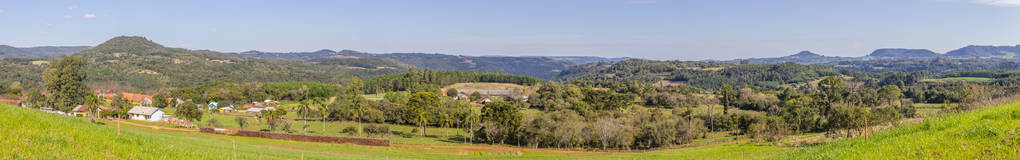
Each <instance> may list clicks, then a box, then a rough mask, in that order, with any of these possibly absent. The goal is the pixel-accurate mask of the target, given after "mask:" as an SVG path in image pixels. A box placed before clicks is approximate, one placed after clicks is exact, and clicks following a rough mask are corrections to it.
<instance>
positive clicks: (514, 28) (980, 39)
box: [0, 0, 1020, 60]
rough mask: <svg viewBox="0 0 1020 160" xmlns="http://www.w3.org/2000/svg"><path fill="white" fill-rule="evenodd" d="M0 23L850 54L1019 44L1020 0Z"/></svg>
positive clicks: (564, 0) (382, 48)
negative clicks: (896, 49) (878, 49)
mask: <svg viewBox="0 0 1020 160" xmlns="http://www.w3.org/2000/svg"><path fill="white" fill-rule="evenodd" d="M0 35H2V36H0V37H2V38H0V44H6V45H12V46H17V47H29V46H44V45H96V44H99V43H102V42H103V41H105V40H106V39H109V38H112V37H114V36H118V35H137V36H144V37H147V38H149V39H151V40H153V41H156V42H157V43H161V44H164V45H166V46H170V47H182V48H189V49H211V50H217V51H225V52H240V51H248V50H261V51H274V52H295V51H314V50H318V49H333V50H340V49H352V50H359V51H367V52H375V53H389V52H424V53H446V54H459V55H511V56H526V55H563V56H568V55H569V56H576V55H588V56H605V57H621V56H629V57H639V58H649V59H680V60H703V59H730V58H747V57H775V56H783V55H789V54H793V53H796V52H798V51H801V50H810V51H813V52H815V53H820V54H824V55H833V56H861V55H865V54H868V53H870V52H871V51H872V50H874V49H876V48H925V49H932V50H933V51H936V52H946V51H948V50H952V49H956V48H959V47H963V46H966V45H1017V44H1020V0H769V1H762V0H704V1H701V0H676V1H671V0H576V1H574V0H535V1H530V0H513V1H494V0H493V1H467V0H463V1H439V0H436V1H419V0H414V1H410V0H409V1H390V0H379V1H274V2H251V1H214V2H206V1H13V0H0Z"/></svg>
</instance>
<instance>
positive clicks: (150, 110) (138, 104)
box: [19, 90, 279, 122]
mask: <svg viewBox="0 0 1020 160" xmlns="http://www.w3.org/2000/svg"><path fill="white" fill-rule="evenodd" d="M94 92H95V93H96V95H97V96H99V97H102V98H103V99H104V100H105V101H106V102H107V103H112V102H113V99H114V97H116V96H118V95H120V96H121V97H122V98H124V99H125V100H127V101H128V102H130V103H131V104H132V105H134V106H133V107H131V109H130V110H128V111H127V113H128V115H129V116H130V117H129V118H130V119H134V120H142V121H151V122H166V121H180V120H178V119H174V117H173V116H172V115H169V114H166V111H164V110H163V109H161V108H158V107H153V106H152V104H153V98H152V96H149V95H144V94H137V93H128V92H120V93H114V92H111V91H109V90H95V91H94ZM167 100H175V101H177V103H176V104H182V103H183V102H184V101H183V100H181V99H167ZM19 105H21V106H22V107H24V104H22V103H19ZM195 107H196V108H199V109H206V110H215V111H219V112H234V111H242V110H236V108H237V107H234V106H233V105H229V106H220V104H219V103H217V102H211V103H209V104H207V105H196V106H195ZM243 107H244V108H247V109H246V110H243V111H242V112H245V113H260V112H262V111H263V110H276V107H279V102H277V101H273V100H265V101H258V102H252V103H248V104H245V105H244V106H243ZM109 109H113V108H109V107H107V106H102V105H100V106H97V107H96V111H97V112H99V111H104V110H109ZM40 110H43V111H45V112H49V113H53V114H60V115H66V116H82V117H85V116H88V114H90V112H89V106H87V105H78V106H75V107H74V109H72V110H71V112H70V113H66V112H63V111H60V110H57V109H53V108H49V107H43V108H40Z"/></svg>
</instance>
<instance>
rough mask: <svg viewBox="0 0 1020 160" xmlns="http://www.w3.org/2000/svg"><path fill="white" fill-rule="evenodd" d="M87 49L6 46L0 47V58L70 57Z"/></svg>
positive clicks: (86, 47)
mask: <svg viewBox="0 0 1020 160" xmlns="http://www.w3.org/2000/svg"><path fill="white" fill-rule="evenodd" d="M86 49H89V46H66V47H56V46H44V47H30V48H18V47H13V46H8V45H0V58H42V57H50V56H62V55H70V54H72V53H78V52H80V51H83V50H86Z"/></svg>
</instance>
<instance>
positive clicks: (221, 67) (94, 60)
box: [0, 36, 406, 89]
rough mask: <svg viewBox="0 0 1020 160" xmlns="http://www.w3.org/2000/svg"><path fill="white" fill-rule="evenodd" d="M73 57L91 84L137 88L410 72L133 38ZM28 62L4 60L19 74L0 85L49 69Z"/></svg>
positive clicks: (326, 79)
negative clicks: (268, 57) (263, 56)
mask: <svg viewBox="0 0 1020 160" xmlns="http://www.w3.org/2000/svg"><path fill="white" fill-rule="evenodd" d="M73 56H77V57H81V58H84V59H86V60H87V61H88V62H89V68H88V70H87V72H88V74H89V77H88V81H89V83H90V84H93V85H95V84H103V85H112V86H116V87H125V88H138V89H156V88H165V87H187V86H195V85H200V84H205V83H210V82H216V81H225V80H233V81H241V82H280V81H315V82H329V83H335V82H341V81H345V80H348V79H349V78H350V77H352V76H358V77H362V78H366V79H367V78H371V77H375V76H379V75H385V74H393V73H401V72H406V67H404V66H402V65H389V64H381V63H386V61H382V62H381V63H380V65H382V67H377V68H365V66H364V65H366V64H368V63H366V64H356V63H353V62H346V63H329V64H318V63H307V62H300V61H280V60H266V59H255V58H246V57H242V56H239V55H237V54H227V53H219V52H213V51H195V50H188V49H182V48H169V47H164V46H163V45H160V44H157V43H155V42H152V41H150V40H148V39H146V38H143V37H128V36H121V37H116V38H113V39H110V40H108V41H106V42H104V43H102V44H99V45H97V46H96V47H92V48H90V49H88V50H84V51H81V52H78V53H75V54H73ZM25 61H31V60H4V61H3V62H4V64H2V65H0V67H3V68H5V69H6V68H11V69H12V70H17V71H15V72H16V73H11V74H4V77H2V78H5V79H0V82H5V81H6V82H10V81H24V80H39V79H41V78H39V75H38V74H35V73H38V72H34V71H40V70H42V68H45V65H44V64H43V65H33V64H30V63H29V62H25ZM359 65H361V66H359ZM5 71H6V70H5ZM33 72H34V73H33ZM36 82H37V81H36ZM23 83H25V82H23ZM107 87H109V86H107Z"/></svg>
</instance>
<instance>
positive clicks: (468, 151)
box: [0, 103, 1020, 159]
mask: <svg viewBox="0 0 1020 160" xmlns="http://www.w3.org/2000/svg"><path fill="white" fill-rule="evenodd" d="M100 123H102V124H96V123H92V122H90V121H89V120H88V119H87V118H72V117H66V116H60V115H53V114H48V113H43V112H40V111H37V110H32V109H24V108H17V107H14V106H10V105H6V104H0V146H3V147H2V148H0V159H1011V158H1013V157H1018V156H1020V149H1018V148H1020V133H1018V131H1020V103H1012V104H1006V105H998V106H992V107H988V108H984V109H979V110H975V111H972V112H967V113H961V114H955V115H949V116H942V117H933V118H930V119H928V120H925V121H924V122H921V123H918V124H910V125H903V126H899V127H896V128H893V129H888V130H885V131H882V132H878V133H876V134H874V135H872V136H871V137H870V139H869V141H868V142H865V141H864V139H863V138H853V139H849V140H843V141H837V142H831V143H824V144H818V145H814V146H807V147H799V148H798V147H780V146H775V145H768V144H765V145H757V144H754V143H749V142H744V143H722V144H716V145H707V146H698V147H690V148H683V149H670V150H658V151H645V152H608V153H607V152H573V151H563V150H545V149H531V148H518V147H503V146H489V145H454V144H442V145H429V143H412V144H394V145H393V146H390V147H372V146H358V145H351V144H330V143H308V142H294V141H282V140H272V139H260V138H249V137H231V136H222V135H213V134H203V133H197V132H193V131H171V130H157V129H153V128H148V127H136V126H132V125H122V126H121V127H122V128H121V129H122V133H121V135H120V136H117V128H116V125H115V123H114V122H109V121H100Z"/></svg>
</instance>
